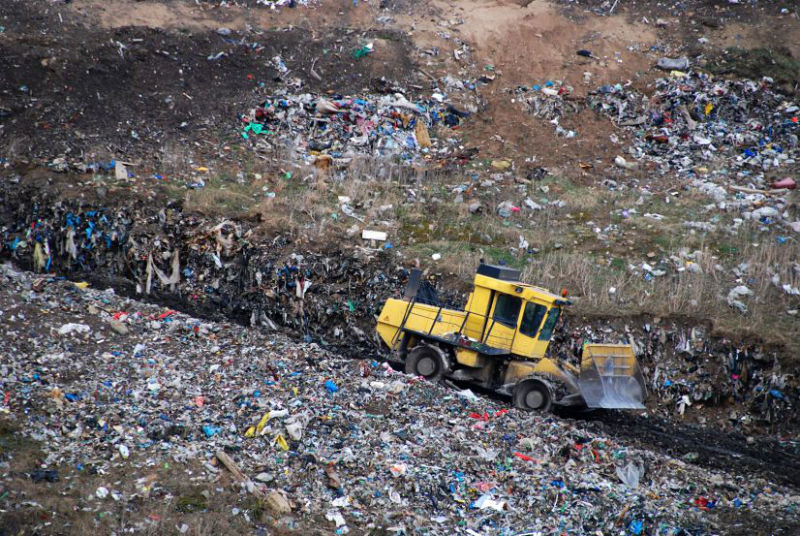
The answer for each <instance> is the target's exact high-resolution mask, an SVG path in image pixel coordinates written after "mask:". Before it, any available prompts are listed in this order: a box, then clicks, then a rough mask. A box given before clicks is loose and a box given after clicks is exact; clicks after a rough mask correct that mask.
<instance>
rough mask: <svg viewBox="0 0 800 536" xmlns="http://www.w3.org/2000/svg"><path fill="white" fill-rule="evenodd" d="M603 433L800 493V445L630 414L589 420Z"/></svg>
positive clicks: (593, 416) (603, 414) (599, 415)
mask: <svg viewBox="0 0 800 536" xmlns="http://www.w3.org/2000/svg"><path fill="white" fill-rule="evenodd" d="M583 418H585V419H587V420H589V421H590V422H592V423H593V424H594V425H595V426H597V430H598V432H602V433H603V434H605V435H608V436H611V437H619V438H625V439H628V440H630V439H633V440H634V441H636V442H638V443H640V444H641V445H642V446H646V447H649V448H652V449H654V450H657V451H660V452H664V453H665V454H667V455H669V456H670V457H672V458H676V459H684V460H685V461H688V459H687V458H689V457H690V458H691V460H692V461H691V462H690V463H693V464H694V465H698V466H700V467H708V468H711V469H720V470H725V471H732V472H734V473H736V474H740V475H747V476H752V475H754V474H760V475H763V476H765V477H767V476H768V477H770V478H771V479H774V480H775V481H777V482H779V483H781V484H783V485H786V486H792V487H794V488H797V489H800V445H797V444H795V445H794V446H793V447H792V446H790V445H782V444H780V443H779V442H778V441H777V440H775V439H772V438H767V437H760V438H758V439H756V440H755V442H753V443H751V444H748V443H747V438H746V437H745V436H743V435H741V434H729V433H725V432H722V431H720V430H711V429H709V428H701V427H696V426H686V425H680V424H676V423H671V422H669V421H666V420H664V419H661V418H652V417H646V416H645V417H643V416H641V415H639V414H632V413H625V412H621V411H619V412H614V411H608V412H597V413H595V414H587V415H586V416H585V417H583Z"/></svg>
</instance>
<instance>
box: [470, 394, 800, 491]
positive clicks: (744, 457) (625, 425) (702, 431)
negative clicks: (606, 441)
mask: <svg viewBox="0 0 800 536" xmlns="http://www.w3.org/2000/svg"><path fill="white" fill-rule="evenodd" d="M458 387H459V388H462V389H463V388H470V389H472V390H473V391H475V392H476V393H479V394H481V395H483V396H488V397H490V398H493V399H495V400H498V401H501V402H503V403H507V404H509V405H510V404H511V399H510V397H507V396H504V395H500V394H497V393H494V392H492V391H487V390H482V389H479V388H476V387H473V386H469V385H467V384H459V386H458ZM555 414H556V416H558V417H559V418H564V419H576V420H581V421H584V422H586V423H587V424H588V425H589V427H590V429H592V428H593V429H594V430H595V432H596V433H597V435H600V436H606V437H611V438H614V439H619V440H622V441H624V442H626V443H630V442H634V443H635V444H636V445H637V446H639V447H643V448H648V449H651V450H654V451H656V452H660V453H664V454H665V455H667V456H669V457H670V458H674V459H682V460H684V461H685V462H687V463H691V464H693V465H696V466H699V467H707V468H709V469H719V470H724V471H728V472H732V473H734V474H737V475H741V476H746V477H748V478H752V477H753V476H756V475H759V476H763V477H765V478H769V479H772V480H774V481H777V482H779V483H780V484H783V485H786V486H791V487H793V488H796V489H799V490H800V444H797V443H795V444H786V445H784V444H781V443H780V442H779V441H778V440H777V439H773V438H771V437H767V436H758V437H757V438H755V441H754V442H752V443H750V444H748V443H747V437H746V436H744V435H742V434H734V433H727V432H724V431H721V430H717V429H711V428H709V427H699V426H689V425H681V424H678V423H673V422H670V421H668V420H666V419H663V418H660V417H652V416H642V415H641V414H639V413H633V412H626V411H613V410H590V411H576V410H572V409H556V410H555Z"/></svg>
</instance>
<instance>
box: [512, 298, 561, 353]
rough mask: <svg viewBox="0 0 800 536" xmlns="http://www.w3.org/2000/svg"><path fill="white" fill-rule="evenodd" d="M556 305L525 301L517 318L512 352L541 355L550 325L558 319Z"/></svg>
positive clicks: (550, 329)
mask: <svg viewBox="0 0 800 536" xmlns="http://www.w3.org/2000/svg"><path fill="white" fill-rule="evenodd" d="M559 312H560V311H559V309H558V307H550V308H549V309H548V306H547V305H545V304H543V303H537V302H535V301H525V302H524V305H523V307H522V312H521V314H520V318H519V326H518V328H517V336H516V337H515V338H514V344H513V347H512V351H513V353H515V354H517V355H520V356H524V357H541V356H543V355H544V353H545V351H546V350H547V345H548V344H549V343H550V337H551V335H552V327H549V326H551V325H552V326H555V322H556V321H557V320H558V314H559Z"/></svg>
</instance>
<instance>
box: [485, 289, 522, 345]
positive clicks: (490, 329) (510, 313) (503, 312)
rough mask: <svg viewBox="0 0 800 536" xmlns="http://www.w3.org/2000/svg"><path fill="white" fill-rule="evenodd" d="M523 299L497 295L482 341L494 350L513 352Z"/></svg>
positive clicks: (509, 295)
mask: <svg viewBox="0 0 800 536" xmlns="http://www.w3.org/2000/svg"><path fill="white" fill-rule="evenodd" d="M521 309H522V298H520V297H518V296H513V295H511V294H501V293H497V294H496V295H495V297H494V302H493V303H492V308H491V311H490V313H489V318H488V319H487V323H486V327H485V328H484V332H483V336H482V337H481V340H482V341H483V343H484V344H486V345H488V346H491V347H492V348H500V349H503V350H506V351H508V352H511V351H513V349H512V347H513V344H514V337H515V335H516V332H517V326H518V325H519V315H520V310H521Z"/></svg>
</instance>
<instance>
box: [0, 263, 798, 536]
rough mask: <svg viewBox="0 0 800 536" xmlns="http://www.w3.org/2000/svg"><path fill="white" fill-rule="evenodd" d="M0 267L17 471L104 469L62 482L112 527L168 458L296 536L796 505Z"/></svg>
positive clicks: (724, 475)
mask: <svg viewBox="0 0 800 536" xmlns="http://www.w3.org/2000/svg"><path fill="white" fill-rule="evenodd" d="M0 279H1V280H2V285H0V308H1V309H3V316H4V318H5V319H7V321H8V324H7V336H6V337H4V338H2V340H0V352H2V354H3V355H4V356H6V357H5V358H4V359H3V360H2V362H0V371H1V372H2V374H0V391H2V396H0V401H1V402H0V410H2V411H3V412H4V413H6V415H7V417H8V418H11V419H13V420H15V421H17V422H18V424H19V425H20V428H21V429H22V430H23V431H24V432H23V433H24V434H25V435H26V436H28V437H29V438H32V439H34V440H36V441H39V442H40V443H39V444H40V446H41V448H42V449H43V451H44V453H45V457H44V459H43V460H42V462H43V463H42V464H41V465H40V466H38V467H32V468H31V472H30V476H31V478H32V479H34V480H35V481H36V482H40V483H39V484H36V485H43V486H44V485H49V484H48V482H56V481H58V479H59V471H75V472H78V473H80V472H83V471H91V473H92V474H95V475H99V477H100V478H105V481H103V484H102V485H101V486H98V487H97V488H96V489H95V488H94V487H93V488H92V489H88V490H87V489H81V488H80V480H76V481H75V486H78V487H77V488H76V493H78V494H79V495H80V496H82V497H83V499H82V503H81V507H82V508H88V509H90V510H91V511H95V512H98V516H100V513H101V512H104V511H106V510H108V509H114V510H115V511H124V512H126V515H125V516H124V518H120V520H119V521H118V523H119V524H120V525H119V526H118V529H120V530H123V529H124V530H129V529H131V530H144V529H147V528H150V529H153V528H155V529H156V530H158V527H159V525H158V519H154V518H148V517H147V516H146V515H145V512H146V510H145V512H143V511H142V503H143V502H145V503H148V504H153V503H155V502H165V503H167V504H171V503H170V501H173V502H174V501H175V500H176V498H175V496H174V495H172V491H173V490H172V489H171V486H173V485H174V484H172V483H170V482H166V481H163V480H164V479H165V478H166V477H165V475H166V472H165V470H164V469H162V468H166V467H167V466H169V467H170V468H171V470H172V471H178V472H180V471H182V470H183V471H186V479H188V480H191V481H192V482H194V483H195V484H194V485H195V486H199V487H207V488H208V491H210V492H212V493H217V492H219V491H220V490H221V488H222V487H223V486H225V487H230V488H232V489H233V490H235V491H238V493H240V494H241V496H248V495H249V496H252V497H254V498H256V499H261V500H262V502H261V503H259V502H257V501H254V502H253V503H252V504H254V505H258V504H261V505H263V506H261V507H260V508H265V509H267V511H268V513H269V517H268V518H267V519H266V520H262V521H258V520H257V516H256V513H255V511H254V510H253V508H254V507H253V508H248V509H239V508H235V509H232V510H231V511H230V512H231V513H230V515H232V516H244V517H245V518H246V519H248V520H252V524H253V525H255V526H265V525H266V527H271V530H297V531H298V532H304V533H310V531H311V530H312V528H313V530H325V531H328V532H331V533H337V534H346V533H348V532H350V533H354V534H360V533H366V532H370V531H387V532H395V533H404V534H411V533H422V532H424V533H426V534H469V535H475V534H481V535H482V534H486V535H488V534H505V535H511V534H520V533H526V534H533V533H537V534H538V533H541V534H545V533H553V532H555V531H558V532H559V533H562V532H563V533H576V534H588V533H594V532H595V531H602V532H607V533H611V532H613V533H625V534H662V535H667V534H687V533H689V534H697V533H713V532H719V531H720V530H723V527H725V526H726V521H725V520H728V519H730V517H731V516H741V515H743V514H744V513H747V515H748V516H754V517H755V518H756V519H769V520H770V523H771V524H778V525H780V524H781V523H790V522H791V520H792V519H796V515H797V514H796V513H797V508H799V507H800V496H798V495H796V494H793V492H792V491H791V490H790V489H787V488H784V487H781V486H780V485H776V484H775V483H773V482H770V481H769V480H766V479H764V478H759V477H753V476H749V477H748V478H744V479H743V478H739V477H737V476H736V475H735V473H733V469H735V468H731V472H721V471H714V470H707V469H704V468H701V467H698V466H694V465H691V464H687V463H685V462H683V461H681V460H675V459H671V458H669V457H667V456H666V455H664V454H659V453H656V452H653V451H650V450H646V449H643V448H639V447H637V446H636V445H635V444H633V443H631V442H628V441H625V440H620V439H614V438H610V437H606V436H605V435H602V434H598V433H596V432H593V431H592V428H591V426H589V425H588V424H587V423H583V422H581V421H574V420H564V419H558V418H554V417H547V416H540V415H537V414H528V413H523V412H520V411H517V410H513V409H509V408H508V406H507V405H506V404H505V403H503V402H498V401H493V400H490V399H487V398H484V397H477V396H475V395H474V394H473V393H471V392H469V391H466V390H465V391H459V390H458V389H448V388H446V387H444V386H442V385H434V384H431V383H429V382H424V381H420V380H418V379H417V378H413V377H410V376H407V375H405V374H402V373H399V372H397V371H395V370H394V369H393V368H392V366H391V365H390V364H388V363H385V362H377V361H370V360H357V359H348V358H343V357H337V356H334V355H331V354H329V353H327V352H326V351H324V350H323V349H322V348H320V347H319V346H318V345H316V344H303V343H295V342H290V341H289V340H287V339H285V338H283V337H282V336H279V335H275V334H268V333H265V332H263V331H260V330H251V329H247V328H244V327H241V326H237V325H230V324H221V323H214V322H204V321H201V320H199V319H196V318H193V317H191V316H188V315H186V314H183V313H180V312H178V311H175V310H170V309H165V308H162V307H158V306H155V305H148V304H144V303H142V302H139V301H135V300H130V299H125V298H122V297H120V296H119V295H117V294H116V293H114V292H113V291H112V290H103V289H95V288H93V287H92V286H89V287H86V286H85V285H76V284H74V283H72V282H69V281H66V280H62V279H60V278H56V277H45V278H41V277H37V276H35V275H32V274H28V273H22V272H18V271H17V270H16V269H15V268H13V267H11V266H10V265H8V264H6V265H2V267H0ZM32 289H33V290H32ZM75 326H78V327H75ZM21 345H24V346H25V348H26V351H25V355H24V357H23V353H22V352H20V347H21ZM190 467H191V469H190ZM122 471H124V472H125V475H126V476H125V478H119V477H118V475H119V474H120V472H122ZM215 489H216V490H217V491H214V490H215ZM6 491H7V493H8V495H6V496H5V499H4V500H5V501H6V504H8V505H9V506H7V507H11V508H17V507H24V502H25V501H26V499H27V497H26V495H25V493H24V492H23V491H21V490H18V489H16V488H14V487H9V488H7V489H6ZM40 517H41V518H42V519H50V518H49V517H47V516H40ZM201 519H202V517H199V516H197V517H188V516H187V517H186V518H185V523H187V524H194V523H200V522H202V521H201ZM55 521H58V518H57V517H56V518H55ZM43 523H44V521H43ZM123 525H124V526H123ZM161 528H162V529H165V530H166V528H165V527H161ZM192 528H197V527H193V526H191V525H189V526H187V527H186V531H188V530H190V529H192ZM169 530H172V527H169ZM182 532H185V531H182Z"/></svg>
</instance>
